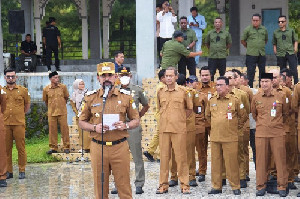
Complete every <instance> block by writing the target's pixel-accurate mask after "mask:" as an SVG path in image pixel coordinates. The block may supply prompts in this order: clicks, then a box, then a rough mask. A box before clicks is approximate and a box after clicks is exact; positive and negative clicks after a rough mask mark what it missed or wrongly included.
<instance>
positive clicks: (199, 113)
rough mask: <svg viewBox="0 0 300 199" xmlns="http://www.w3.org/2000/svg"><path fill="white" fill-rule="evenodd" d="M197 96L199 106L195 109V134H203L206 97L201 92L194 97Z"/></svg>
mask: <svg viewBox="0 0 300 199" xmlns="http://www.w3.org/2000/svg"><path fill="white" fill-rule="evenodd" d="M197 95H198V98H197V99H198V101H199V105H198V107H196V130H197V131H196V134H199V133H205V127H206V123H207V121H206V119H205V109H206V106H207V102H208V99H207V95H206V94H205V93H202V92H197V93H196V95H195V96H197Z"/></svg>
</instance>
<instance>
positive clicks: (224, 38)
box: [205, 17, 232, 81]
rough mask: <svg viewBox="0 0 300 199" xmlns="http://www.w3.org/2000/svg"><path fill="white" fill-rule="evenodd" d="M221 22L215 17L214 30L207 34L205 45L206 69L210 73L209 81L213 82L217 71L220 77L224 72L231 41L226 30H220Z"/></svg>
mask: <svg viewBox="0 0 300 199" xmlns="http://www.w3.org/2000/svg"><path fill="white" fill-rule="evenodd" d="M222 26H223V21H222V19H221V18H220V17H217V18H216V19H215V21H214V27H215V29H214V30H211V31H209V32H208V33H207V36H206V38H205V44H206V46H207V48H208V49H209V56H208V67H209V70H210V71H211V81H214V75H215V74H216V70H217V69H218V70H219V73H220V76H223V75H224V74H225V71H226V57H227V49H229V48H230V46H231V43H232V39H231V35H230V34H229V32H228V31H227V30H222Z"/></svg>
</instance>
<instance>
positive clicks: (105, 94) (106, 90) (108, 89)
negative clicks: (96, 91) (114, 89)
mask: <svg viewBox="0 0 300 199" xmlns="http://www.w3.org/2000/svg"><path fill="white" fill-rule="evenodd" d="M110 88H111V87H110V86H105V87H104V94H103V101H104V100H106V98H107V96H108V93H109V91H110Z"/></svg>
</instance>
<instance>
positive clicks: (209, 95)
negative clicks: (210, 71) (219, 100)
mask: <svg viewBox="0 0 300 199" xmlns="http://www.w3.org/2000/svg"><path fill="white" fill-rule="evenodd" d="M207 98H208V100H210V98H211V93H210V92H209V93H208V95H207Z"/></svg>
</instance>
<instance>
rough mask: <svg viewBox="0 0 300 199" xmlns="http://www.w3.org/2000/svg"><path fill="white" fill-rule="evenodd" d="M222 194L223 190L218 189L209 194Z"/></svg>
mask: <svg viewBox="0 0 300 199" xmlns="http://www.w3.org/2000/svg"><path fill="white" fill-rule="evenodd" d="M220 193H222V190H217V189H211V190H210V191H209V192H208V194H220Z"/></svg>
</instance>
